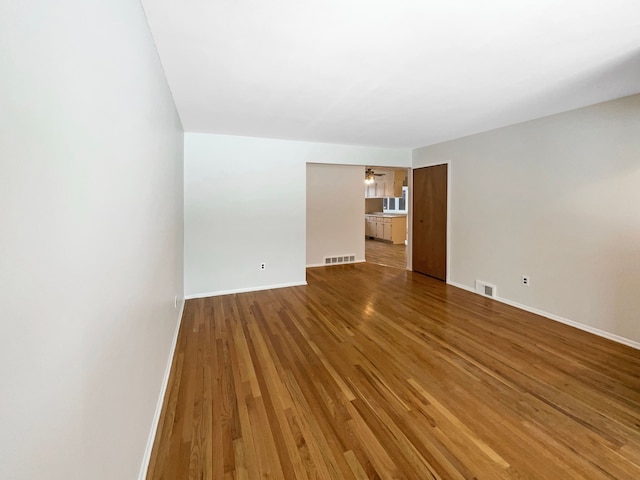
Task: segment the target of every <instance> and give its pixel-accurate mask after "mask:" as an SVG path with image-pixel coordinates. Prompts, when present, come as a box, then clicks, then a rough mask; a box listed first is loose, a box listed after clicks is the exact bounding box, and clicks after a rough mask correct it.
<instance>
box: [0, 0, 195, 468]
mask: <svg viewBox="0 0 640 480" xmlns="http://www.w3.org/2000/svg"><path fill="white" fill-rule="evenodd" d="M0 45H2V55H1V56H0V62H1V63H0V78H1V79H2V80H1V83H2V88H0V112H1V113H0V162H1V167H2V168H1V172H2V174H1V175H0V205H2V208H0V292H1V294H0V295H1V297H2V302H1V303H0V327H1V329H2V330H1V334H0V378H1V379H2V380H1V385H2V386H1V387H0V452H1V453H0V478H3V479H7V480H8V479H11V480H23V479H30V480H31V479H36V478H38V479H52V480H53V479H60V480H74V479H78V480H86V479H92V480H101V479H105V480H107V479H108V480H112V479H132V478H136V476H137V475H138V472H139V470H140V467H141V462H142V459H143V454H144V452H145V447H146V444H147V439H148V437H149V433H150V430H151V427H152V419H153V416H154V411H155V409H156V404H157V400H158V395H159V392H160V386H161V383H162V378H163V374H164V372H165V367H166V364H167V359H168V355H169V349H170V345H171V341H172V337H173V333H174V330H175V328H176V325H177V319H178V312H179V309H175V308H174V305H173V301H174V295H176V294H177V295H179V296H182V289H183V287H182V283H183V276H182V156H183V134H182V128H181V125H180V122H179V119H178V116H177V114H176V111H175V107H174V104H173V101H172V98H171V95H170V92H169V90H168V87H167V84H166V81H165V78H164V74H163V72H162V68H161V66H160V63H159V61H158V57H157V53H156V51H155V48H154V45H153V41H152V38H151V35H150V32H149V30H148V27H147V25H146V21H145V17H144V12H143V10H142V7H141V6H140V3H139V2H135V1H133V2H132V1H129V0H94V1H80V0H67V1H64V2H48V1H38V0H36V1H30V2H19V1H13V2H2V3H1V4H0Z"/></svg>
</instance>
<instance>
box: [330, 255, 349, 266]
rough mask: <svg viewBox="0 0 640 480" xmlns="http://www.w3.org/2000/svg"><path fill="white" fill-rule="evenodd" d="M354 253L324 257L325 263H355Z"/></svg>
mask: <svg viewBox="0 0 640 480" xmlns="http://www.w3.org/2000/svg"><path fill="white" fill-rule="evenodd" d="M355 261H356V256H355V255H337V256H335V257H324V264H325V265H337V264H339V263H355Z"/></svg>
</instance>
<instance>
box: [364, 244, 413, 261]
mask: <svg viewBox="0 0 640 480" xmlns="http://www.w3.org/2000/svg"><path fill="white" fill-rule="evenodd" d="M364 257H365V260H366V261H367V262H370V263H377V264H378V265H384V266H387V267H395V268H402V269H406V268H407V246H406V245H393V244H392V243H386V242H381V241H379V240H370V239H368V238H366V239H365V241H364Z"/></svg>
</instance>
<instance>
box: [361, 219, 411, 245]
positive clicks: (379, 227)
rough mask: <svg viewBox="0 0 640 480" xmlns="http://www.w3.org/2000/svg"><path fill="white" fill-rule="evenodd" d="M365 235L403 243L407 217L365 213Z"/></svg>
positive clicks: (405, 234) (405, 235)
mask: <svg viewBox="0 0 640 480" xmlns="http://www.w3.org/2000/svg"><path fill="white" fill-rule="evenodd" d="M365 236H366V237H372V238H376V239H378V240H385V241H387V242H391V243H394V244H401V243H404V241H405V239H406V237H407V217H405V216H402V217H387V216H378V215H365Z"/></svg>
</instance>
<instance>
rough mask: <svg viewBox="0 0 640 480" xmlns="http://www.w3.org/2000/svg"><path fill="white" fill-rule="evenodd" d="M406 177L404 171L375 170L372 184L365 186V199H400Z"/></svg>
mask: <svg viewBox="0 0 640 480" xmlns="http://www.w3.org/2000/svg"><path fill="white" fill-rule="evenodd" d="M406 175H407V172H406V170H405V169H398V170H381V169H378V170H375V180H374V183H371V184H369V185H365V191H364V196H365V198H386V197H401V196H402V184H403V182H404V179H405V178H406Z"/></svg>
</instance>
